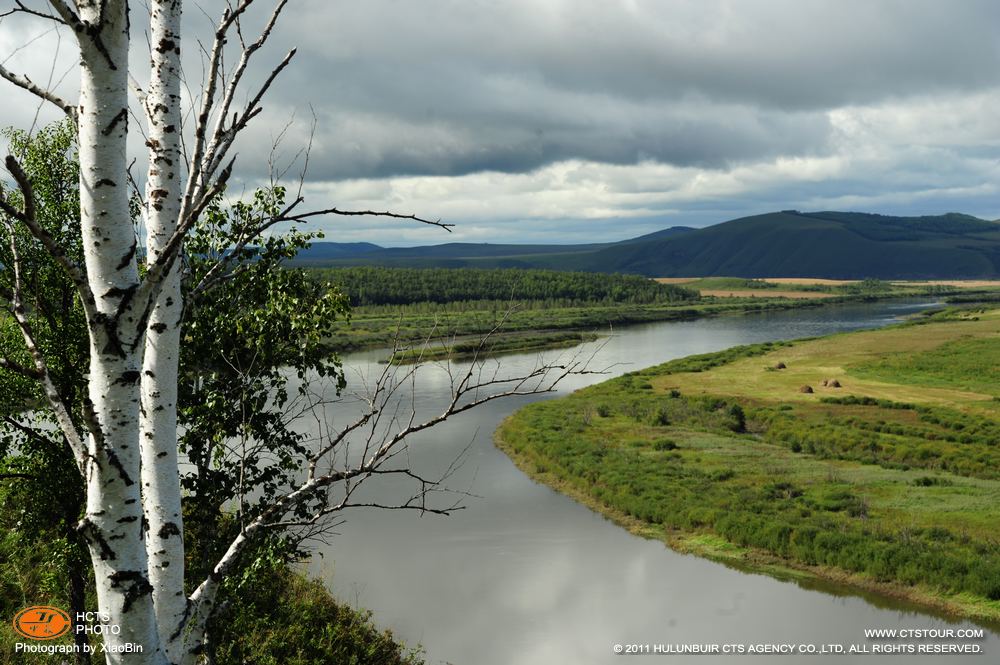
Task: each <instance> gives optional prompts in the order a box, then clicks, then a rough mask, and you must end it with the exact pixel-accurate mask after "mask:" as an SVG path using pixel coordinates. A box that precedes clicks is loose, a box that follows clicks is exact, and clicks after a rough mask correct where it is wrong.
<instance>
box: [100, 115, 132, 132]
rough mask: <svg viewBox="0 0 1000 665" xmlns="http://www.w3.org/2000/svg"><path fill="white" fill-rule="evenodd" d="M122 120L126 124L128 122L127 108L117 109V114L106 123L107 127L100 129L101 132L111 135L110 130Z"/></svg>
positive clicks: (113, 129)
mask: <svg viewBox="0 0 1000 665" xmlns="http://www.w3.org/2000/svg"><path fill="white" fill-rule="evenodd" d="M122 121H124V122H125V123H126V124H127V123H128V109H122V110H121V111H119V112H118V115H116V116H115V117H114V118H112V119H111V123H110V124H108V126H107V127H105V128H104V129H102V130H101V134H104V135H105V136H111V132H113V131H115V126H116V125H117V124H118V123H119V122H122Z"/></svg>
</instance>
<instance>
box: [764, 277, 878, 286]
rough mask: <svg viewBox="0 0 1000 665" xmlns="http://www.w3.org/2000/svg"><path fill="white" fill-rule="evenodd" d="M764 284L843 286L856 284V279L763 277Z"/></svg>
mask: <svg viewBox="0 0 1000 665" xmlns="http://www.w3.org/2000/svg"><path fill="white" fill-rule="evenodd" d="M764 281H765V282H770V283H771V284H797V285H805V286H816V285H820V286H843V285H844V284H857V283H858V282H859V281H860V280H857V279H822V278H819V277H765V278H764Z"/></svg>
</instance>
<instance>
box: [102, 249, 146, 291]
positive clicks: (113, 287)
mask: <svg viewBox="0 0 1000 665" xmlns="http://www.w3.org/2000/svg"><path fill="white" fill-rule="evenodd" d="M133 251H134V250H133ZM126 265H128V264H126ZM137 288H139V287H138V285H136V284H132V285H130V286H126V287H125V288H124V289H122V288H119V287H117V286H112V287H111V288H110V289H108V290H107V291H105V292H104V294H103V295H102V296H101V297H102V298H121V299H122V300H126V299H127V298H131V297H132V294H133V293H135V290H136V289H137Z"/></svg>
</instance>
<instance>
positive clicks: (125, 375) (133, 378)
mask: <svg viewBox="0 0 1000 665" xmlns="http://www.w3.org/2000/svg"><path fill="white" fill-rule="evenodd" d="M140 377H142V373H141V372H140V371H139V370H137V369H130V370H127V371H125V372H122V373H121V376H119V377H118V378H117V379H115V385H116V386H131V385H135V384H136V383H138V382H139V378H140Z"/></svg>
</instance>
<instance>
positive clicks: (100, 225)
mask: <svg viewBox="0 0 1000 665" xmlns="http://www.w3.org/2000/svg"><path fill="white" fill-rule="evenodd" d="M78 8H79V12H80V14H79V17H80V20H81V21H82V22H83V23H84V25H85V26H91V27H90V28H89V30H91V32H92V34H90V35H88V36H87V37H83V38H81V39H80V44H81V50H82V58H81V67H80V72H81V75H80V103H79V110H78V113H79V156H80V213H81V227H82V234H83V243H84V257H85V261H86V267H87V281H88V282H89V285H90V289H91V291H92V292H93V295H94V297H95V301H96V313H95V314H94V315H93V317H92V320H90V321H89V330H90V377H89V385H88V395H89V397H88V398H87V401H86V405H85V410H86V411H87V412H88V413H87V414H86V416H87V420H88V426H89V429H90V436H89V438H88V443H87V445H88V451H87V452H88V456H87V459H86V470H85V481H86V485H87V508H86V516H85V517H84V519H83V520H82V521H81V523H80V530H81V531H82V533H83V535H84V536H85V538H86V539H87V543H88V545H89V548H90V554H91V560H92V562H93V566H94V579H95V584H96V590H97V601H98V608H99V610H100V611H101V612H102V613H105V614H107V615H108V616H109V617H110V622H109V623H110V624H111V625H117V626H119V627H120V628H121V632H120V633H117V634H114V633H111V634H107V635H105V636H104V644H105V645H106V647H107V648H108V649H110V650H111V651H118V650H122V651H123V652H124V650H127V649H128V648H129V647H127V646H125V645H126V644H138V645H141V646H142V649H143V651H142V653H137V654H131V655H128V656H126V655H124V653H121V654H117V653H112V654H109V655H108V656H107V660H108V662H109V663H124V662H126V661H125V659H126V658H127V660H128V662H129V663H133V664H140V663H143V664H144V663H162V662H164V658H163V652H162V650H161V648H160V645H159V635H158V631H157V626H156V620H155V615H154V611H153V598H152V595H151V591H152V586H151V585H150V582H149V578H148V565H147V558H146V550H145V548H144V546H143V533H142V530H143V510H142V503H141V496H140V479H139V469H140V445H139V444H140V439H139V412H140V398H139V395H140V377H141V372H140V367H141V353H142V343H141V342H142V340H141V336H140V325H139V324H140V320H139V319H140V318H141V313H140V312H137V311H136V310H135V308H134V307H133V303H132V297H133V295H134V294H135V292H136V290H137V288H138V286H139V275H138V270H137V268H136V258H135V253H136V237H135V233H134V230H133V227H132V221H131V219H130V216H129V208H128V189H127V182H126V173H127V163H126V154H125V144H126V136H127V130H128V47H129V34H128V4H127V2H126V1H125V0H102V1H101V2H83V1H81V2H79V3H78ZM80 29H81V28H77V30H78V32H79V31H80ZM83 29H88V28H83Z"/></svg>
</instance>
